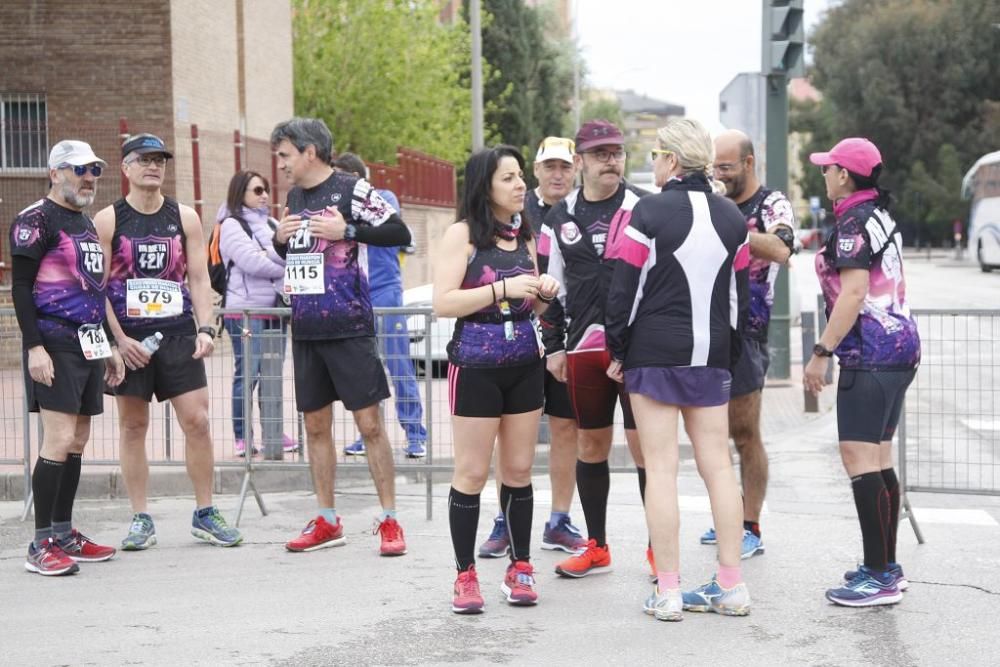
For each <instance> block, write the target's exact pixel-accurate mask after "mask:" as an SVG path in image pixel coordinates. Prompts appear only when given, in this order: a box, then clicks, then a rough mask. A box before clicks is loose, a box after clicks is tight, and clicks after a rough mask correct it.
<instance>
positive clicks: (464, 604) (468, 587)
mask: <svg viewBox="0 0 1000 667" xmlns="http://www.w3.org/2000/svg"><path fill="white" fill-rule="evenodd" d="M451 610H452V611H453V612H455V613H456V614H481V613H482V612H483V594H482V593H480V591H479V577H478V576H476V566H475V565H470V566H469V569H468V570H465V571H464V572H459V573H458V577H457V578H456V579H455V595H454V597H453V598H452V599H451Z"/></svg>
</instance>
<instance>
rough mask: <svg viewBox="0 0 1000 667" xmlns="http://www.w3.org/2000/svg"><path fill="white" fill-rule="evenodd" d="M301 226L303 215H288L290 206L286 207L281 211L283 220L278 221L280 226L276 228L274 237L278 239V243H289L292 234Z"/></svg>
mask: <svg viewBox="0 0 1000 667" xmlns="http://www.w3.org/2000/svg"><path fill="white" fill-rule="evenodd" d="M301 227H302V216H301V215H288V208H287V207H285V209H284V210H283V211H282V212H281V221H280V222H279V223H278V228H277V229H275V230H274V237H275V238H276V239H278V243H281V244H282V245H284V244H285V243H288V239H290V238H292V235H293V234H294V233H295V232H297V231H298V230H299V229H300V228H301Z"/></svg>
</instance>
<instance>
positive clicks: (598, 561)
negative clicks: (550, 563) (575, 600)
mask: <svg viewBox="0 0 1000 667" xmlns="http://www.w3.org/2000/svg"><path fill="white" fill-rule="evenodd" d="M610 571H611V551H610V549H609V548H608V545H606V544H605V545H604V546H603V547H599V546H597V541H596V540H589V541H588V542H587V548H586V549H584V550H583V551H582V552H580V553H578V554H577V555H575V556H570V557H569V558H567V559H566V560H564V561H563V562H561V563H559V564H558V565H556V574H561V575H562V576H564V577H573V578H575V579H579V578H580V577H586V576H587V575H588V574H601V573H602V572H610Z"/></svg>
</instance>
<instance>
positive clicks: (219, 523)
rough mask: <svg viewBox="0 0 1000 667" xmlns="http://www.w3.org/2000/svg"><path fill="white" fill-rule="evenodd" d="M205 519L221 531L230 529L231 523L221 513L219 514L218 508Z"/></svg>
mask: <svg viewBox="0 0 1000 667" xmlns="http://www.w3.org/2000/svg"><path fill="white" fill-rule="evenodd" d="M204 521H205V523H207V524H209V525H211V526H212V527H213V528H215V529H216V530H218V531H219V532H222V531H228V530H229V524H227V523H226V520H225V519H224V518H223V517H222V515H221V514H219V511H218V510H215V511H213V512H212V513H210V514H209V515H208V516H206V517H205V518H204Z"/></svg>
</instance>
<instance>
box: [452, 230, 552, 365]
mask: <svg viewBox="0 0 1000 667" xmlns="http://www.w3.org/2000/svg"><path fill="white" fill-rule="evenodd" d="M534 272H535V264H534V262H533V261H532V260H531V253H530V252H528V246H527V244H526V243H525V241H524V239H522V238H520V237H518V240H517V248H515V249H514V250H503V249H501V248H498V247H497V246H495V245H494V246H491V247H489V248H486V249H478V248H477V249H476V250H475V252H474V253H473V255H472V258H471V259H470V260H469V264H468V267H467V268H466V270H465V278H464V279H463V280H462V289H473V288H476V287H481V286H483V285H489V284H490V283H493V282H497V281H500V280H502V279H503V278H513V277H514V276H518V275H520V274H522V273H534ZM496 289H497V298H501V297H502V296H503V288H502V287H500V286H499V285H498V286H497V288H496ZM509 304H510V315H509V319H510V325H506V324H505V322H504V319H505V318H504V314H503V312H502V311H501V308H500V305H499V304H495V303H494V304H491V305H489V306H487V307H486V308H483V309H482V310H479V311H477V312H475V313H472V314H471V315H467V316H465V317H460V318H459V319H458V321H457V322H456V323H455V332H454V334H453V335H452V337H451V342H450V343H448V361H449V362H451V363H452V364H453V365H455V366H461V367H465V368H496V367H500V366H520V365H523V364H528V363H531V362H533V361H538V359H539V357H540V355H541V353H540V349H539V344H538V338H537V336H536V335H535V329H534V326H533V325H532V322H531V313H532V302H531V301H530V300H528V299H509ZM505 326H509V327H510V328H511V329H512V339H511V340H508V335H507V333H506V332H505Z"/></svg>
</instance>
